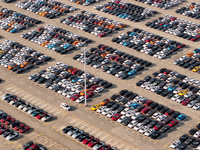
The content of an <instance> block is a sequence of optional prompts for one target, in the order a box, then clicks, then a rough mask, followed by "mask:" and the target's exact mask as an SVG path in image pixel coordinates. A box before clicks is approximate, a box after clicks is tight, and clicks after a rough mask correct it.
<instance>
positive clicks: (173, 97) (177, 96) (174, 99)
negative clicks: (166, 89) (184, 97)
mask: <svg viewBox="0 0 200 150" xmlns="http://www.w3.org/2000/svg"><path fill="white" fill-rule="evenodd" d="M179 97H180V95H178V94H175V95H174V96H172V98H171V100H173V101H176V100H177V99H178V98H179Z"/></svg>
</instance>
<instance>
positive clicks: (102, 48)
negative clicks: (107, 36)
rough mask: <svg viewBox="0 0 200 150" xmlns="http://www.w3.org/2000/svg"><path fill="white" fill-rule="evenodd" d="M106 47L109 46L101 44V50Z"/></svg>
mask: <svg viewBox="0 0 200 150" xmlns="http://www.w3.org/2000/svg"><path fill="white" fill-rule="evenodd" d="M106 47H108V46H105V45H103V46H101V48H100V49H101V50H104V49H105V48H106Z"/></svg>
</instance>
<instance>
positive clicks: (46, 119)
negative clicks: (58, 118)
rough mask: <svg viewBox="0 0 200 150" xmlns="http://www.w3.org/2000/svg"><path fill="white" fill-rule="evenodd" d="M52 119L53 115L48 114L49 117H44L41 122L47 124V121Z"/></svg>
mask: <svg viewBox="0 0 200 150" xmlns="http://www.w3.org/2000/svg"><path fill="white" fill-rule="evenodd" d="M51 118H53V117H52V115H51V114H47V115H45V116H44V117H42V119H41V120H42V121H44V122H45V121H48V120H50V119H51Z"/></svg>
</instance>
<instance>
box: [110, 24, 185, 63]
mask: <svg viewBox="0 0 200 150" xmlns="http://www.w3.org/2000/svg"><path fill="white" fill-rule="evenodd" d="M112 42H115V43H117V44H120V45H124V46H126V47H129V48H132V49H134V50H136V51H139V52H142V53H145V54H148V55H150V56H154V57H156V58H159V59H164V58H166V57H167V56H169V55H171V54H173V53H174V52H177V51H179V49H180V48H183V47H185V44H183V43H179V42H177V41H174V40H170V39H167V38H164V37H162V36H159V35H156V34H153V33H150V32H148V31H144V30H141V29H138V28H134V29H133V30H132V31H128V32H126V33H125V34H121V35H119V36H118V37H114V38H113V39H112Z"/></svg>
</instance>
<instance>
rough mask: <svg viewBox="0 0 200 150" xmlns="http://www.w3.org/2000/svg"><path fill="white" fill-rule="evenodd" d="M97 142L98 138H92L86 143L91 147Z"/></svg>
mask: <svg viewBox="0 0 200 150" xmlns="http://www.w3.org/2000/svg"><path fill="white" fill-rule="evenodd" d="M98 142H99V139H97V138H96V139H93V140H91V141H90V142H89V143H88V146H89V147H93V146H94V145H96V144H97V143H98Z"/></svg>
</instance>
